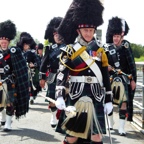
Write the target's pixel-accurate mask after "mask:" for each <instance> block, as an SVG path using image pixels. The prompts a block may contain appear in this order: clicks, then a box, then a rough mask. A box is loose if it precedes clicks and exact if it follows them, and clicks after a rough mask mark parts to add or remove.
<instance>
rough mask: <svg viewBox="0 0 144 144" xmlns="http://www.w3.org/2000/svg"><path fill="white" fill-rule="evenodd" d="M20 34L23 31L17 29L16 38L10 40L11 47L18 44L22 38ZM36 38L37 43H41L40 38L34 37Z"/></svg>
mask: <svg viewBox="0 0 144 144" xmlns="http://www.w3.org/2000/svg"><path fill="white" fill-rule="evenodd" d="M20 34H21V32H20V31H17V33H16V36H15V38H14V39H13V40H12V41H11V42H10V45H9V47H11V46H16V44H17V42H18V41H19V39H20ZM34 40H35V42H36V44H38V43H40V41H39V40H38V39H34Z"/></svg>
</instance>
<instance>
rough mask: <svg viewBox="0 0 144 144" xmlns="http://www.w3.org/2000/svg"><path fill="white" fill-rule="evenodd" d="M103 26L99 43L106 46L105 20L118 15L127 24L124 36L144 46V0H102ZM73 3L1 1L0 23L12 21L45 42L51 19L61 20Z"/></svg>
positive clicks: (37, 0) (34, 0)
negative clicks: (58, 18) (126, 31)
mask: <svg viewBox="0 0 144 144" xmlns="http://www.w3.org/2000/svg"><path fill="white" fill-rule="evenodd" d="M103 1H104V8H105V10H104V13H103V20H104V23H103V25H102V26H100V27H98V29H102V42H103V43H105V41H106V39H105V37H106V30H107V25H108V20H109V19H111V18H112V17H115V16H118V17H120V18H124V19H125V20H126V21H127V23H128V25H129V28H130V30H129V33H128V34H127V36H125V39H127V40H128V41H129V42H131V43H136V44H141V45H143V46H144V8H143V6H144V0H137V1H135V0H103ZM71 2H72V0H0V5H1V7H0V11H1V14H0V22H3V21H5V20H7V19H10V20H12V21H13V22H14V23H15V25H16V27H17V30H18V31H20V32H24V31H25V32H28V33H30V34H31V35H32V37H33V38H34V39H38V40H39V41H40V42H41V43H44V33H45V29H46V26H47V24H48V23H49V21H50V20H51V19H52V18H53V17H57V16H60V17H64V16H65V13H66V12H67V10H68V7H69V6H70V4H71Z"/></svg>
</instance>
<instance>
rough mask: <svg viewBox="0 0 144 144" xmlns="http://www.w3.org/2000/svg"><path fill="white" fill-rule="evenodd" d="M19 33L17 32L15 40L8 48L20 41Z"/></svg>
mask: <svg viewBox="0 0 144 144" xmlns="http://www.w3.org/2000/svg"><path fill="white" fill-rule="evenodd" d="M20 34H21V32H19V31H17V33H16V36H15V38H14V39H13V40H12V41H11V42H10V45H9V46H10V47H11V46H15V45H16V44H17V42H18V41H19V39H20Z"/></svg>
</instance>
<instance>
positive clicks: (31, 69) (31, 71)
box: [27, 62, 36, 90]
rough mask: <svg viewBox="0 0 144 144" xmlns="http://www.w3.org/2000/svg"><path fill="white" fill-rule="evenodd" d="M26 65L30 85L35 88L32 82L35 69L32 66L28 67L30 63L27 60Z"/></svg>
mask: <svg viewBox="0 0 144 144" xmlns="http://www.w3.org/2000/svg"><path fill="white" fill-rule="evenodd" d="M27 67H28V76H29V80H30V81H31V85H32V88H33V90H36V87H35V86H34V84H33V77H34V76H35V69H34V68H30V64H29V63H28V62H27Z"/></svg>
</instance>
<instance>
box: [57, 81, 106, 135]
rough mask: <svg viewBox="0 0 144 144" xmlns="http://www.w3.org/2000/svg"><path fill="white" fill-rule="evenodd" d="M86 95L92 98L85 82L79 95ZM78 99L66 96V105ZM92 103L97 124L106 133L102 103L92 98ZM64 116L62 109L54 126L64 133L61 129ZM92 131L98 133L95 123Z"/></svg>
mask: <svg viewBox="0 0 144 144" xmlns="http://www.w3.org/2000/svg"><path fill="white" fill-rule="evenodd" d="M86 95H87V96H89V97H91V98H92V99H93V96H92V94H91V89H90V85H89V84H85V87H84V89H83V92H82V94H81V96H80V97H82V96H86ZM80 97H79V98H80ZM79 98H78V99H79ZM78 99H75V100H71V98H70V97H69V96H68V97H66V106H73V105H74V104H75V103H76V102H77V100H78ZM93 105H94V108H95V113H96V116H97V119H98V121H99V124H100V126H101V130H102V133H103V134H106V126H105V116H104V107H103V103H102V102H97V101H96V100H95V99H94V100H93ZM65 118H66V115H65V111H62V112H61V115H60V118H59V122H58V125H57V128H56V132H59V133H62V134H66V132H65V131H64V130H62V129H61V125H62V123H63V121H64V120H65ZM93 131H94V134H98V131H97V128H96V126H95V125H93Z"/></svg>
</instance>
